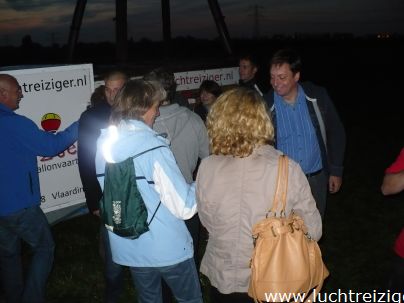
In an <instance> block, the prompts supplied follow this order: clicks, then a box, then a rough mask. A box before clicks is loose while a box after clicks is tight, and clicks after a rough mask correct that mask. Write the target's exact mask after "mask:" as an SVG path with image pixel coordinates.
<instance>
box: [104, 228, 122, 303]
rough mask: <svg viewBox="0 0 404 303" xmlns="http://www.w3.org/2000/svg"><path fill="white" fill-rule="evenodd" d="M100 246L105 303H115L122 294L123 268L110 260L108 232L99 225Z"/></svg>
mask: <svg viewBox="0 0 404 303" xmlns="http://www.w3.org/2000/svg"><path fill="white" fill-rule="evenodd" d="M100 246H101V250H102V251H101V252H100V253H101V255H102V256H103V258H104V275H105V303H116V302H118V301H119V297H120V296H121V294H122V292H123V284H124V279H123V278H124V272H123V269H124V266H122V265H119V264H116V263H115V262H114V261H113V260H112V253H111V246H110V244H109V237H108V231H107V229H106V228H105V225H104V224H101V228H100Z"/></svg>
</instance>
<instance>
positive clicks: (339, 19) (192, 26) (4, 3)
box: [0, 0, 404, 45]
mask: <svg viewBox="0 0 404 303" xmlns="http://www.w3.org/2000/svg"><path fill="white" fill-rule="evenodd" d="M218 1H219V4H220V5H221V8H222V13H223V15H224V16H225V20H226V23H227V26H228V30H229V33H230V36H231V37H238V38H243V37H251V36H252V35H253V34H254V23H255V22H254V20H258V25H259V26H258V33H259V34H260V35H263V36H272V35H274V34H293V33H295V32H298V33H323V32H344V33H353V34H355V35H363V34H374V33H379V32H390V33H399V34H404V0H333V1H331V0H283V1H279V0H251V1H246V0H218ZM75 3H76V1H75V0H0V45H5V44H12V45H19V44H20V43H21V38H22V37H23V36H24V35H26V34H30V35H31V37H32V39H33V41H35V42H39V43H42V44H45V45H48V44H50V43H52V42H56V43H59V44H65V43H66V42H67V37H68V34H69V28H70V25H71V20H72V15H73V12H74V7H75ZM160 4H161V2H160V0H128V35H129V37H133V39H134V40H139V39H141V38H143V37H146V38H149V39H152V40H161V37H162V25H161V7H160ZM255 8H257V9H256V10H255ZM114 15H115V0H88V1H87V7H86V13H85V16H84V19H83V24H82V29H81V33H80V38H79V40H80V41H85V42H96V41H105V40H110V41H112V40H113V39H114V22H113V17H114ZM255 16H258V17H257V18H256V19H254V18H255ZM171 24H172V36H173V37H176V36H195V37H198V38H214V37H215V36H217V32H216V27H215V25H214V21H213V18H212V15H211V13H210V10H209V6H208V2H207V0H171ZM255 32H257V27H255Z"/></svg>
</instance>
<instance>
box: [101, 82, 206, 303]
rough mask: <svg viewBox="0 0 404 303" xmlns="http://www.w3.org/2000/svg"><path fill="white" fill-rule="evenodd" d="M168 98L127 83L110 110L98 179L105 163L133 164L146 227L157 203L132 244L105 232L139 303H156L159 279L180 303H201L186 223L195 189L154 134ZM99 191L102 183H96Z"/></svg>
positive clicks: (153, 87) (149, 86)
mask: <svg viewBox="0 0 404 303" xmlns="http://www.w3.org/2000/svg"><path fill="white" fill-rule="evenodd" d="M165 97H166V93H165V91H164V89H163V88H162V87H161V86H160V84H158V83H156V82H148V81H143V80H132V81H129V82H128V83H127V84H126V85H125V86H124V88H123V89H122V90H121V92H120V93H119V94H118V95H117V97H116V98H117V99H116V101H115V104H114V106H113V109H112V114H111V126H110V127H109V128H107V129H103V130H102V131H101V136H100V138H99V139H98V142H97V155H96V169H97V174H102V173H103V172H104V168H105V163H106V162H110V163H111V162H112V163H113V162H121V161H123V160H125V159H127V158H128V157H131V156H134V155H136V154H139V153H141V152H143V151H146V150H149V149H152V148H154V147H157V146H161V145H163V146H164V147H162V148H157V149H154V150H151V151H148V152H146V153H144V154H142V155H140V156H139V157H136V158H135V159H134V160H133V164H134V166H135V171H136V175H137V176H144V177H145V179H139V180H137V181H136V182H137V186H138V189H139V191H140V194H141V195H142V197H143V200H144V202H145V204H146V208H147V211H148V220H147V222H149V221H150V219H151V217H152V216H153V213H154V212H155V210H156V209H157V207H158V204H159V202H160V201H161V206H160V207H159V208H158V210H157V212H156V214H155V217H154V219H153V221H152V222H151V224H150V226H149V229H150V230H149V231H148V232H146V233H144V234H142V235H141V236H140V237H139V238H137V239H134V240H130V239H126V238H122V237H119V236H117V235H115V234H114V233H112V232H110V231H109V239H110V243H111V251H112V258H113V260H114V262H115V263H118V264H121V265H126V266H129V267H130V271H131V274H132V278H133V281H134V285H135V287H136V290H137V293H138V302H139V303H152V302H153V303H160V302H162V299H161V279H164V280H165V281H166V282H167V284H168V285H169V287H170V288H171V290H172V292H173V294H174V296H175V297H176V300H177V301H178V302H186V303H202V302H203V301H202V295H201V290H200V284H199V277H198V273H197V270H196V268H195V263H194V262H193V259H192V258H193V253H194V252H193V245H192V238H191V236H190V234H189V232H188V230H187V228H186V226H185V223H184V220H185V219H189V218H191V217H192V216H193V215H194V214H195V213H196V202H195V186H194V184H188V183H186V181H185V179H184V177H183V176H182V174H181V172H180V170H179V168H178V166H177V164H176V162H175V159H174V156H173V154H172V152H171V150H170V149H169V147H168V142H167V141H166V139H164V138H162V137H160V136H158V134H157V133H156V132H155V131H153V130H152V128H151V127H152V125H153V123H154V120H155V118H156V117H157V116H158V115H159V105H160V102H161V101H163V100H164V99H165ZM98 181H99V182H100V184H101V186H102V187H103V185H104V180H103V177H99V180H98Z"/></svg>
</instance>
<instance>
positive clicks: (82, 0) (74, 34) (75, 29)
mask: <svg viewBox="0 0 404 303" xmlns="http://www.w3.org/2000/svg"><path fill="white" fill-rule="evenodd" d="M86 3H87V0H77V2H76V7H75V9H74V15H73V20H72V25H71V26H70V33H69V41H68V54H67V61H68V62H69V63H71V62H73V55H74V50H75V48H76V44H77V40H78V38H79V33H80V27H81V22H82V21H83V15H84V10H85V8H86Z"/></svg>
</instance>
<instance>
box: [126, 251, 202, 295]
mask: <svg viewBox="0 0 404 303" xmlns="http://www.w3.org/2000/svg"><path fill="white" fill-rule="evenodd" d="M130 271H131V274H132V279H133V282H134V284H135V288H136V291H137V294H138V297H137V301H138V303H161V302H162V296H161V279H163V280H164V281H165V282H166V283H167V285H168V286H169V287H170V289H171V291H172V293H173V295H174V297H175V299H176V300H177V302H178V303H203V301H202V293H201V286H200V283H199V276H198V272H197V271H196V267H195V262H194V259H193V258H191V259H188V260H186V261H183V262H181V263H178V264H175V265H171V266H163V267H131V268H130Z"/></svg>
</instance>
